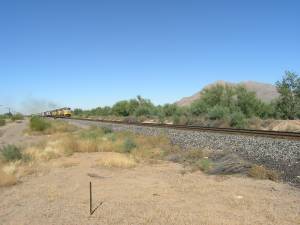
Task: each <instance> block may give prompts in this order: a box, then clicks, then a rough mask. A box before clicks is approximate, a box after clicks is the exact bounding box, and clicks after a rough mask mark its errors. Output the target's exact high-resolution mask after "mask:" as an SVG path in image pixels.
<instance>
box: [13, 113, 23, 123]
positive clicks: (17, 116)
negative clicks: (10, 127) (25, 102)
mask: <svg viewBox="0 0 300 225" xmlns="http://www.w3.org/2000/svg"><path fill="white" fill-rule="evenodd" d="M23 119H24V116H23V115H22V114H21V113H17V114H15V115H12V117H11V120H12V121H16V120H23Z"/></svg>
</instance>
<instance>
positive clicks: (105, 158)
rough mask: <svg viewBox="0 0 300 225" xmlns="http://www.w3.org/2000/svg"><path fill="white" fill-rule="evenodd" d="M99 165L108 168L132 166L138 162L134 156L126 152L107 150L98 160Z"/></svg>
mask: <svg viewBox="0 0 300 225" xmlns="http://www.w3.org/2000/svg"><path fill="white" fill-rule="evenodd" d="M97 165H98V166H104V167H108V168H132V167H134V166H136V162H135V160H134V159H133V158H132V157H130V156H127V155H125V154H121V153H116V152H107V153H105V154H102V155H101V158H100V159H98V160H97Z"/></svg>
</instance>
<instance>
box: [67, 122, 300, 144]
mask: <svg viewBox="0 0 300 225" xmlns="http://www.w3.org/2000/svg"><path fill="white" fill-rule="evenodd" d="M64 119H69V120H79V121H80V120H81V121H91V122H101V123H112V124H123V125H135V126H144V127H158V128H168V129H181V130H193V131H203V132H217V133H226V134H233V135H250V136H263V137H272V138H277V139H279V138H284V139H293V140H300V132H288V131H270V130H254V129H238V128H220V127H203V126H197V125H174V124H160V123H137V122H125V121H114V120H102V119H89V118H74V117H66V118H64Z"/></svg>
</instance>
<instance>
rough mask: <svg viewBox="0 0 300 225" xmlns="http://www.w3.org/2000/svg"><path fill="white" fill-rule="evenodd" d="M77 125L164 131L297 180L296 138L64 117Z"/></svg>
mask: <svg viewBox="0 0 300 225" xmlns="http://www.w3.org/2000/svg"><path fill="white" fill-rule="evenodd" d="M68 121H69V122H71V123H73V124H75V125H80V126H89V125H95V126H99V127H109V128H111V129H113V130H115V131H122V130H128V131H132V132H134V133H140V134H144V135H166V136H168V137H169V138H170V140H171V142H172V143H173V144H176V145H179V146H181V147H182V148H183V149H188V148H199V149H203V148H205V149H208V150H210V151H217V152H218V151H229V152H234V153H236V154H238V155H240V156H241V157H242V158H244V159H246V160H249V161H251V162H253V163H256V164H261V165H264V166H267V167H269V168H271V169H275V170H277V171H278V172H279V173H280V174H281V176H282V178H283V179H284V180H286V181H288V182H293V183H300V141H297V140H287V139H275V138H268V137H259V136H246V135H237V134H224V133H215V132H200V131H190V130H177V129H170V128H161V127H147V126H138V125H130V124H115V123H108V122H98V121H84V120H68Z"/></svg>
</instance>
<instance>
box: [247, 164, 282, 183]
mask: <svg viewBox="0 0 300 225" xmlns="http://www.w3.org/2000/svg"><path fill="white" fill-rule="evenodd" d="M248 175H249V176H250V177H253V178H256V179H269V180H272V181H278V180H279V174H278V173H277V172H276V171H274V170H269V169H266V168H265V167H264V166H259V165H254V166H252V167H251V168H250V169H249V171H248Z"/></svg>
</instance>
